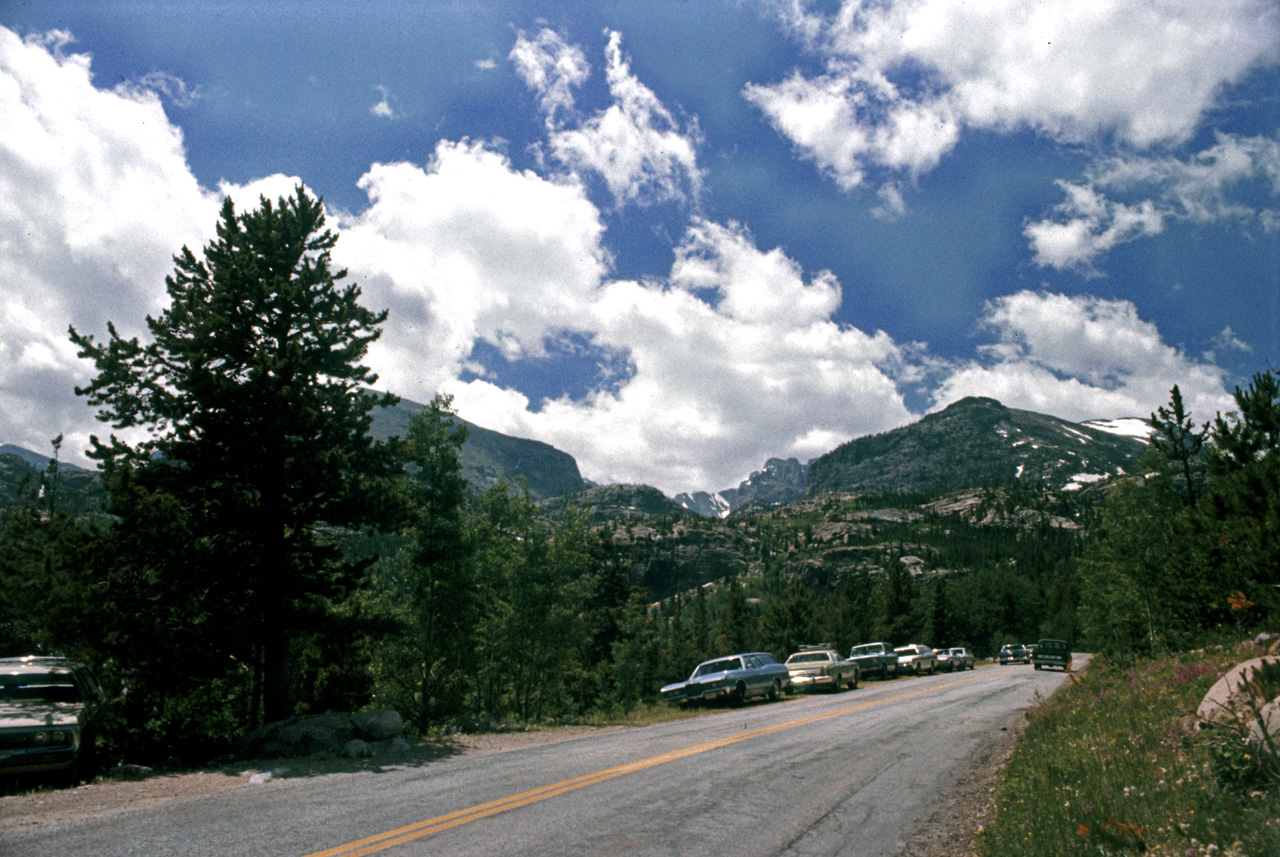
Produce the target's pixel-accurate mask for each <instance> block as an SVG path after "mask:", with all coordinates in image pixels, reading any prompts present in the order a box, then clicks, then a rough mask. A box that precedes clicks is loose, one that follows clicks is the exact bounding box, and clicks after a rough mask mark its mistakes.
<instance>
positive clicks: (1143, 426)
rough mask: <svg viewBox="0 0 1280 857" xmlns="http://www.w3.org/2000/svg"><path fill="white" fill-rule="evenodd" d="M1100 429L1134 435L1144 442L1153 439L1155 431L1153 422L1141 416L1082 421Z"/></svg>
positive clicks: (1127, 435) (1086, 424) (1128, 435)
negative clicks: (1152, 435)
mask: <svg viewBox="0 0 1280 857" xmlns="http://www.w3.org/2000/svg"><path fill="white" fill-rule="evenodd" d="M1081 425H1084V426H1088V427H1089V428H1092V429H1097V430H1098V431H1105V432H1108V433H1110V434H1118V435H1122V436H1124V437H1132V438H1135V439H1137V440H1140V441H1142V442H1143V443H1149V442H1150V441H1151V433H1152V432H1154V431H1155V428H1154V427H1152V425H1151V423H1150V422H1148V421H1147V420H1144V419H1142V418H1140V417H1122V418H1120V419H1116V420H1088V421H1087V422H1083V423H1081Z"/></svg>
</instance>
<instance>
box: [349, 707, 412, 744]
mask: <svg viewBox="0 0 1280 857" xmlns="http://www.w3.org/2000/svg"><path fill="white" fill-rule="evenodd" d="M351 723H352V724H353V725H354V726H355V727H356V734H357V735H359V736H360V737H361V738H363V739H364V740H366V741H385V740H387V739H388V738H394V737H396V736H397V735H401V734H403V733H404V720H403V719H401V717H400V712H399V711H396V710H395V709H394V708H378V709H376V710H374V711H360V712H357V713H356V714H353V715H351Z"/></svg>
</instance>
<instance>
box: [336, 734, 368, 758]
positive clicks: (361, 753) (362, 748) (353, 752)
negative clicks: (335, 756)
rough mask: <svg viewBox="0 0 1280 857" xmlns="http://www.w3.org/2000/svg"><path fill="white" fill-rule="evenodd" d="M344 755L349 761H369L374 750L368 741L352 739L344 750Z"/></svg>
mask: <svg viewBox="0 0 1280 857" xmlns="http://www.w3.org/2000/svg"><path fill="white" fill-rule="evenodd" d="M342 755H344V756H346V757H347V758H348V759H368V758H369V757H370V756H372V755H373V748H372V747H370V746H369V742H368V741H362V740H361V739H359V738H352V739H351V740H350V741H348V742H347V743H346V745H345V746H344V747H343V748H342Z"/></svg>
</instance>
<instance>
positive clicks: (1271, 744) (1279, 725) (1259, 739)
mask: <svg viewBox="0 0 1280 857" xmlns="http://www.w3.org/2000/svg"><path fill="white" fill-rule="evenodd" d="M1264 729H1265V730H1266V740H1264V738H1263V730H1264ZM1249 743H1250V744H1252V745H1253V746H1255V747H1261V748H1263V749H1264V750H1268V751H1276V752H1280V697H1276V698H1275V699H1273V700H1271V701H1270V702H1268V703H1267V704H1266V705H1264V706H1263V707H1262V710H1261V711H1259V712H1258V716H1257V717H1255V718H1254V720H1253V723H1251V724H1249Z"/></svg>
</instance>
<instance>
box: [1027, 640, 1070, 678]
mask: <svg viewBox="0 0 1280 857" xmlns="http://www.w3.org/2000/svg"><path fill="white" fill-rule="evenodd" d="M1031 665H1032V666H1034V667H1035V668H1036V669H1048V668H1049V667H1056V668H1058V669H1060V670H1063V671H1064V672H1071V648H1070V647H1069V646H1068V645H1067V643H1066V641H1065V640H1041V641H1040V642H1039V643H1037V644H1036V650H1035V651H1034V652H1032V653H1031Z"/></svg>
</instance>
